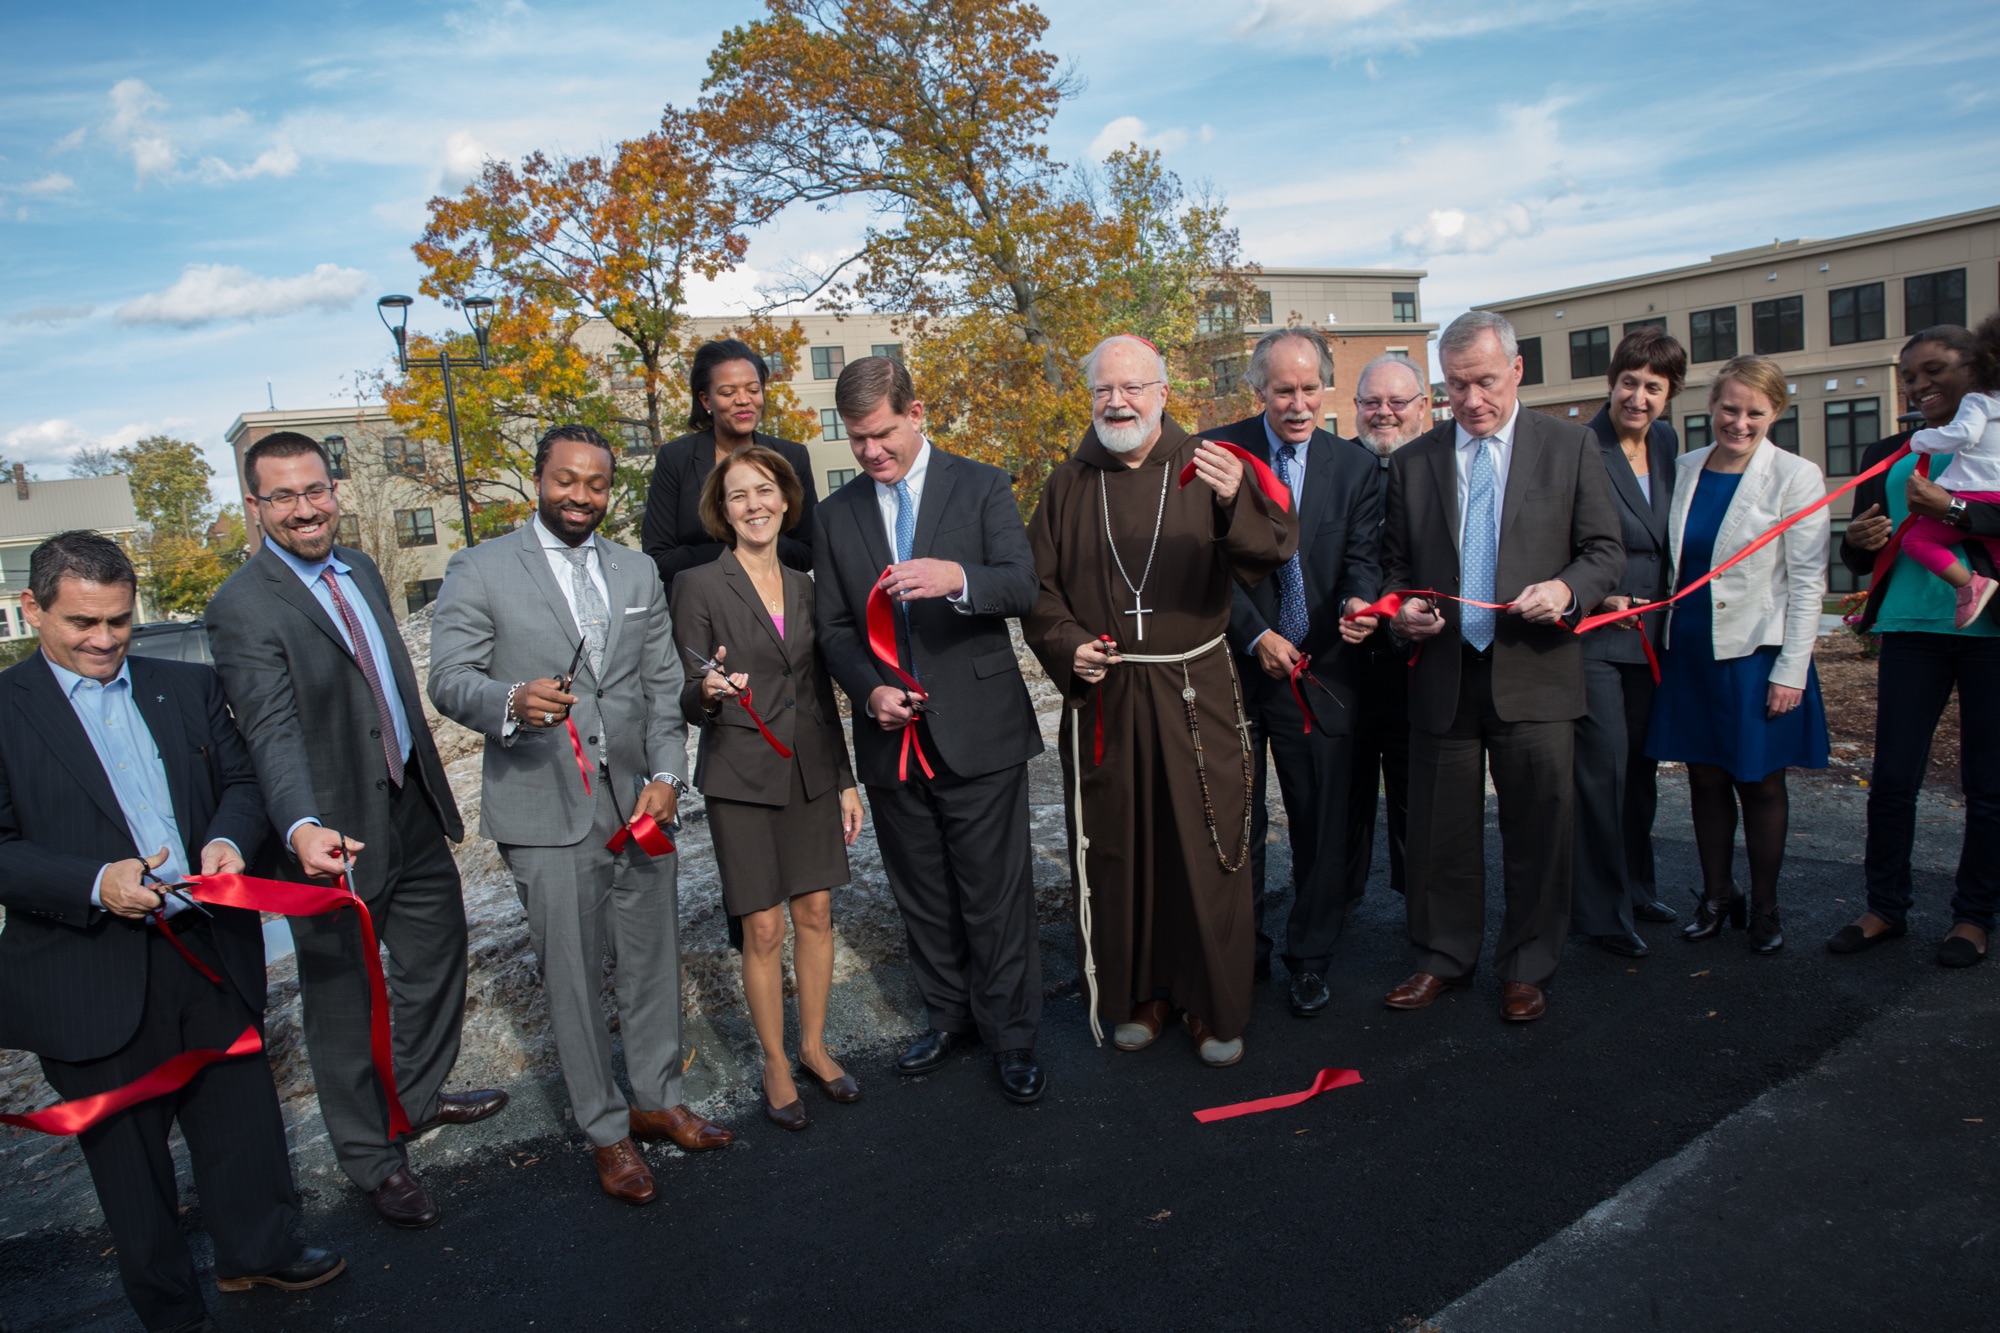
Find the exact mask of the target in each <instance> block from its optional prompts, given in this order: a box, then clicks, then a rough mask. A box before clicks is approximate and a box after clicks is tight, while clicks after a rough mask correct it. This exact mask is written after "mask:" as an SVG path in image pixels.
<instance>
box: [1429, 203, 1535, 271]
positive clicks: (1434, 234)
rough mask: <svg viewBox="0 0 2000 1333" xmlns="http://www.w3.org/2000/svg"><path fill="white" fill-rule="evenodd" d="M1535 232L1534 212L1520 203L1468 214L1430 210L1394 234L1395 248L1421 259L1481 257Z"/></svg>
mask: <svg viewBox="0 0 2000 1333" xmlns="http://www.w3.org/2000/svg"><path fill="white" fill-rule="evenodd" d="M1539 230H1541V224H1540V221H1539V219H1538V217H1537V211H1536V209H1534V208H1533V207H1531V206H1529V205H1528V204H1524V203H1520V202H1514V203H1505V204H1500V205H1498V206H1496V207H1493V208H1487V209H1480V210H1477V211H1474V212H1471V213H1468V212H1466V211H1465V210H1464V209H1461V208H1434V209H1432V210H1431V211H1430V215H1429V216H1428V217H1426V218H1425V219H1424V220H1423V221H1422V222H1420V223H1417V224H1416V225H1414V226H1409V227H1405V228H1403V229H1402V230H1401V231H1399V232H1397V233H1396V248H1397V249H1398V250H1404V251H1409V252H1411V253H1414V254H1418V255H1422V256H1424V257H1425V258H1429V257H1430V256H1432V255H1483V254H1487V253H1490V252H1491V251H1493V250H1496V249H1498V248H1499V247H1500V245H1501V244H1502V243H1503V242H1505V241H1510V240H1514V239H1516V238H1518V237H1523V236H1533V235H1534V234H1535V233H1536V232H1537V231H1539Z"/></svg>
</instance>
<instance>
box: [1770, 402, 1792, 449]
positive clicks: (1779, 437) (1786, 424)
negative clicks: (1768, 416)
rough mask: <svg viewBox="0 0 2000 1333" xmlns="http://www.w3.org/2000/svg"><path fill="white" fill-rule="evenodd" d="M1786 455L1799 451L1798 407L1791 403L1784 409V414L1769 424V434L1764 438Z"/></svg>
mask: <svg viewBox="0 0 2000 1333" xmlns="http://www.w3.org/2000/svg"><path fill="white" fill-rule="evenodd" d="M1765 438H1766V439H1768V440H1770V442H1771V443H1772V444H1775V445H1777V446H1778V447H1779V448H1780V449H1783V450H1784V451H1785V452H1786V453H1788V454H1795V453H1797V452H1798V451H1799V405H1798V404H1797V403H1793V404H1792V405H1791V406H1790V407H1788V408H1786V409H1785V414H1784V415H1783V416H1781V417H1779V418H1778V419H1777V420H1776V421H1773V422H1772V423H1771V429H1770V432H1769V433H1768V434H1767V435H1766V436H1765Z"/></svg>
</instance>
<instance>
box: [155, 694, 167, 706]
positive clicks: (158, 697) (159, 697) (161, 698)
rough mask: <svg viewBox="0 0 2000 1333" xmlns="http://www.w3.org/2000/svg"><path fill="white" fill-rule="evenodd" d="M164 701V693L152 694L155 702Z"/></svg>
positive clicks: (165, 697) (165, 699)
mask: <svg viewBox="0 0 2000 1333" xmlns="http://www.w3.org/2000/svg"><path fill="white" fill-rule="evenodd" d="M166 701H167V696H166V695H164V694H156V695H154V696H153V702H154V703H156V704H163V703H165V702H166Z"/></svg>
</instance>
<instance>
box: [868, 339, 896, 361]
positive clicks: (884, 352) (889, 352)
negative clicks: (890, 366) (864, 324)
mask: <svg viewBox="0 0 2000 1333" xmlns="http://www.w3.org/2000/svg"><path fill="white" fill-rule="evenodd" d="M868 355H870V356H886V357H888V358H889V359H890V360H891V361H894V362H895V363H896V364H897V365H899V366H900V365H902V364H903V344H901V343H876V344H875V345H874V346H872V347H870V348H869V349H868Z"/></svg>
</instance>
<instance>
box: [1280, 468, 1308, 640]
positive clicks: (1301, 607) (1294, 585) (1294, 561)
mask: <svg viewBox="0 0 2000 1333" xmlns="http://www.w3.org/2000/svg"><path fill="white" fill-rule="evenodd" d="M1298 456H1299V455H1298V446H1297V445H1295V444H1292V443H1290V442H1289V441H1286V442H1282V443H1280V444H1279V445H1278V458H1277V463H1278V480H1279V481H1281V482H1283V483H1284V484H1285V489H1286V490H1288V491H1290V492H1291V493H1292V508H1293V510H1295V511H1296V510H1297V509H1298V507H1299V489H1298V487H1296V486H1294V485H1292V464H1293V462H1295V461H1296V460H1297V459H1298ZM1307 628H1308V624H1307V621H1306V576H1305V571H1304V570H1303V569H1301V568H1300V567H1299V556H1298V552H1296V551H1294V552H1293V553H1292V558H1291V559H1290V560H1287V561H1286V562H1285V567H1284V568H1283V569H1281V570H1279V571H1278V633H1279V634H1281V635H1283V636H1284V637H1285V638H1286V639H1288V640H1290V642H1291V645H1292V647H1294V648H1297V647H1300V646H1302V645H1303V644H1304V643H1305V641H1306V630H1307Z"/></svg>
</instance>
